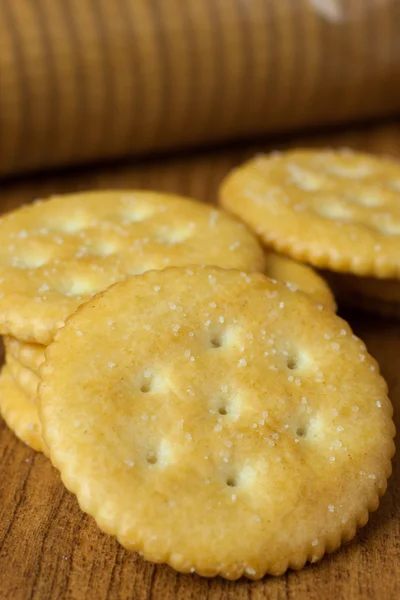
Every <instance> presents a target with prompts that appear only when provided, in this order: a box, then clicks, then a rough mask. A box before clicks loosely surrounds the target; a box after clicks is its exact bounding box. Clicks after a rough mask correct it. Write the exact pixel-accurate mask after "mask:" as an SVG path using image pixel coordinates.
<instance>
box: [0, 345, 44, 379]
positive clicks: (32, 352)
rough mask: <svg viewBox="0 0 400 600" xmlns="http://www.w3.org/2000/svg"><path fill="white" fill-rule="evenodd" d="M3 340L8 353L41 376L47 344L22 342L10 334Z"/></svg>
mask: <svg viewBox="0 0 400 600" xmlns="http://www.w3.org/2000/svg"><path fill="white" fill-rule="evenodd" d="M3 341H4V346H5V349H6V353H7V354H8V355H9V356H13V357H14V358H15V360H17V361H18V362H19V363H21V365H22V366H23V367H26V368H27V369H30V370H31V371H33V372H34V373H35V375H37V376H38V377H39V376H40V366H41V365H42V364H43V362H44V353H45V350H46V347H45V346H42V345H41V344H29V343H27V342H21V340H17V339H16V338H13V337H10V336H5V337H4V338H3Z"/></svg>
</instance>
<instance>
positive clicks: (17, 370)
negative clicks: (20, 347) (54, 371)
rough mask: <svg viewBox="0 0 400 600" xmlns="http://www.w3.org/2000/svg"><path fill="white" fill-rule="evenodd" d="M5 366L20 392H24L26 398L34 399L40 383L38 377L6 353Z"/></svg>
mask: <svg viewBox="0 0 400 600" xmlns="http://www.w3.org/2000/svg"><path fill="white" fill-rule="evenodd" d="M6 364H7V367H8V368H9V370H10V373H11V375H12V377H13V379H14V381H15V383H16V384H17V386H18V387H19V388H20V389H21V391H22V392H24V394H26V395H27V396H28V398H32V399H36V397H37V389H38V385H39V383H40V379H39V377H38V375H35V373H34V372H33V371H31V370H30V369H27V368H26V367H24V366H23V365H22V364H21V363H20V362H18V361H17V360H16V359H15V358H14V357H13V356H12V355H11V354H7V353H6Z"/></svg>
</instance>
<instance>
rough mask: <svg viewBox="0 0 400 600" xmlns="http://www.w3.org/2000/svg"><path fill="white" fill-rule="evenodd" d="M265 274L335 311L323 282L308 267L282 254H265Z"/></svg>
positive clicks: (331, 295)
mask: <svg viewBox="0 0 400 600" xmlns="http://www.w3.org/2000/svg"><path fill="white" fill-rule="evenodd" d="M266 263H267V264H266V268H265V271H264V272H265V274H266V275H267V276H268V277H271V278H272V279H276V280H277V281H280V282H283V283H286V285H287V286H288V287H290V289H292V290H299V291H301V292H304V293H306V294H308V295H309V296H311V298H312V299H313V300H314V301H315V302H317V303H318V304H322V305H323V306H325V307H326V308H329V309H330V310H333V311H334V312H335V311H336V302H335V298H334V296H333V294H332V292H331V290H330V289H329V286H328V284H327V283H326V282H325V280H324V279H323V278H322V277H321V276H320V275H319V274H318V273H316V272H315V271H314V269H312V268H311V267H309V266H308V265H305V264H302V263H299V262H297V261H296V260H292V259H291V258H288V257H287V256H284V255H283V254H277V253H275V252H267V254H266Z"/></svg>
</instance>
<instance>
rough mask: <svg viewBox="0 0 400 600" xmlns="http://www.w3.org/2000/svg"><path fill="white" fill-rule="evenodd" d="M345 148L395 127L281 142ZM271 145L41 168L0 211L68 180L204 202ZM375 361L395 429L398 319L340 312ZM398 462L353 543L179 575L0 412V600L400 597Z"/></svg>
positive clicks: (389, 147)
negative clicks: (125, 532)
mask: <svg viewBox="0 0 400 600" xmlns="http://www.w3.org/2000/svg"><path fill="white" fill-rule="evenodd" d="M303 144H308V145H317V144H333V145H349V146H353V147H357V148H363V149H367V150H375V151H377V152H384V153H391V154H395V155H398V156H400V126H399V124H395V123H394V124H390V125H385V126H381V127H369V128H364V129H363V130H349V131H346V132H341V131H337V132H331V133H330V134H329V135H324V136H313V137H308V138H304V139H300V138H298V139H292V140H289V141H286V142H282V141H281V142H280V143H279V144H277V143H275V144H273V145H274V146H275V147H276V146H284V145H303ZM262 147H263V148H265V149H268V148H270V147H272V144H268V145H267V144H264V145H263V146H262V145H258V146H252V147H245V148H243V147H236V148H231V149H225V150H224V151H223V152H222V151H220V152H213V153H211V154H207V155H195V154H191V155H187V156H181V157H173V158H170V159H168V160H166V159H165V160H159V161H155V160H152V161H145V162H142V163H134V164H123V165H119V166H113V167H110V166H109V167H107V168H105V167H103V168H97V169H91V170H82V171H75V172H66V173H59V174H52V175H50V176H46V177H44V176H42V177H36V178H31V179H26V180H20V181H14V182H8V183H7V184H3V185H2V186H1V195H0V207H1V210H2V211H5V210H8V209H10V208H12V207H15V206H18V205H19V204H21V203H22V202H26V201H29V200H31V199H33V198H34V197H40V196H46V195H48V194H50V193H52V192H59V191H68V190H73V189H86V188H106V187H120V188H122V187H142V188H143V187H147V188H155V189H160V190H172V191H177V192H181V193H185V194H189V195H192V196H196V197H197V198H199V199H201V200H203V201H206V202H212V201H214V200H215V197H216V189H217V186H218V182H219V180H220V179H221V177H222V176H223V175H224V174H225V172H226V171H227V170H228V168H229V167H230V166H232V165H233V164H235V163H236V162H239V161H241V160H242V159H243V158H246V157H247V156H250V155H251V154H253V153H254V152H255V151H256V150H259V149H261V148H262ZM346 318H348V320H349V321H350V323H351V324H352V326H353V328H354V329H355V331H356V333H357V334H358V335H360V336H361V337H362V338H363V339H364V340H365V342H366V343H367V346H368V348H369V350H370V352H371V353H372V354H373V355H374V356H375V357H376V358H377V359H378V361H379V363H380V364H381V368H382V371H383V374H384V376H385V377H386V379H387V381H388V384H389V387H390V396H391V399H392V402H393V404H394V407H395V419H396V422H397V427H398V428H400V323H399V324H396V323H395V322H391V321H384V320H379V319H377V318H372V317H367V316H360V315H354V314H347V315H346ZM399 556H400V464H399V460H398V459H395V461H394V474H393V476H392V478H391V480H390V485H389V489H388V492H387V494H386V496H385V497H384V499H383V501H382V505H381V507H380V509H379V511H378V512H377V513H375V514H374V515H373V516H372V518H371V520H370V523H369V524H368V525H367V527H365V528H364V529H363V530H362V531H361V532H360V533H359V535H358V536H357V538H356V540H354V541H353V542H351V543H350V544H349V545H347V546H345V547H344V548H342V549H341V550H340V551H339V552H336V553H335V554H333V555H331V556H328V557H325V559H324V560H323V561H322V562H321V563H319V564H318V565H315V566H309V567H307V568H305V569H304V570H303V571H300V572H290V573H288V574H286V575H285V576H283V577H280V578H276V579H273V578H266V579H264V580H263V581H261V582H255V583H252V582H248V581H240V582H236V583H231V582H226V581H223V580H222V579H220V578H216V579H213V580H206V579H202V578H200V577H198V576H183V575H180V574H177V573H175V572H174V571H173V570H172V569H170V568H169V567H166V566H154V565H152V564H148V563H145V562H144V561H143V560H142V559H140V558H139V557H138V556H137V555H136V554H134V553H130V552H127V551H125V550H124V549H123V548H122V547H121V546H120V545H119V544H118V543H117V542H116V540H115V539H113V538H112V537H109V536H107V535H105V534H103V533H101V532H100V531H99V529H98V528H97V526H96V525H95V523H94V521H93V520H92V519H91V518H90V517H88V516H86V515H84V514H83V513H82V512H81V511H80V509H79V507H78V505H77V502H76V500H75V498H74V496H72V495H71V494H70V493H68V492H67V491H66V490H65V489H64V487H63V485H62V483H61V482H60V479H59V476H58V474H57V472H56V470H55V469H54V468H53V467H52V466H51V464H50V462H49V461H48V460H47V459H46V458H45V457H44V456H42V455H41V454H37V453H35V452H33V451H31V450H30V449H29V448H27V447H26V446H24V445H23V444H22V443H20V442H19V441H18V440H17V439H16V438H15V437H14V435H13V434H12V433H11V432H10V431H9V430H8V429H7V427H6V426H5V425H4V424H3V423H2V422H1V421H0V599H1V600H53V599H55V600H59V599H68V600H92V599H93V600H125V599H126V600H128V599H134V600H187V599H193V600H197V599H203V598H204V599H205V600H228V599H232V600H261V599H262V600H264V599H265V600H266V599H268V600H330V599H332V600H333V599H335V600H337V599H342V598H343V599H346V600H369V599H371V600H375V599H378V598H379V599H383V600H397V599H398V598H399V597H400V562H399Z"/></svg>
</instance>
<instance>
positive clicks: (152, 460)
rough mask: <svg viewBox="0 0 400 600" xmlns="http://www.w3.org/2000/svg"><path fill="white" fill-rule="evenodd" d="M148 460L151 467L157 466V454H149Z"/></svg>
mask: <svg viewBox="0 0 400 600" xmlns="http://www.w3.org/2000/svg"><path fill="white" fill-rule="evenodd" d="M146 460H147V462H148V463H149V465H155V464H156V462H157V454H156V453H155V452H149V453H148V455H147V458H146Z"/></svg>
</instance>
